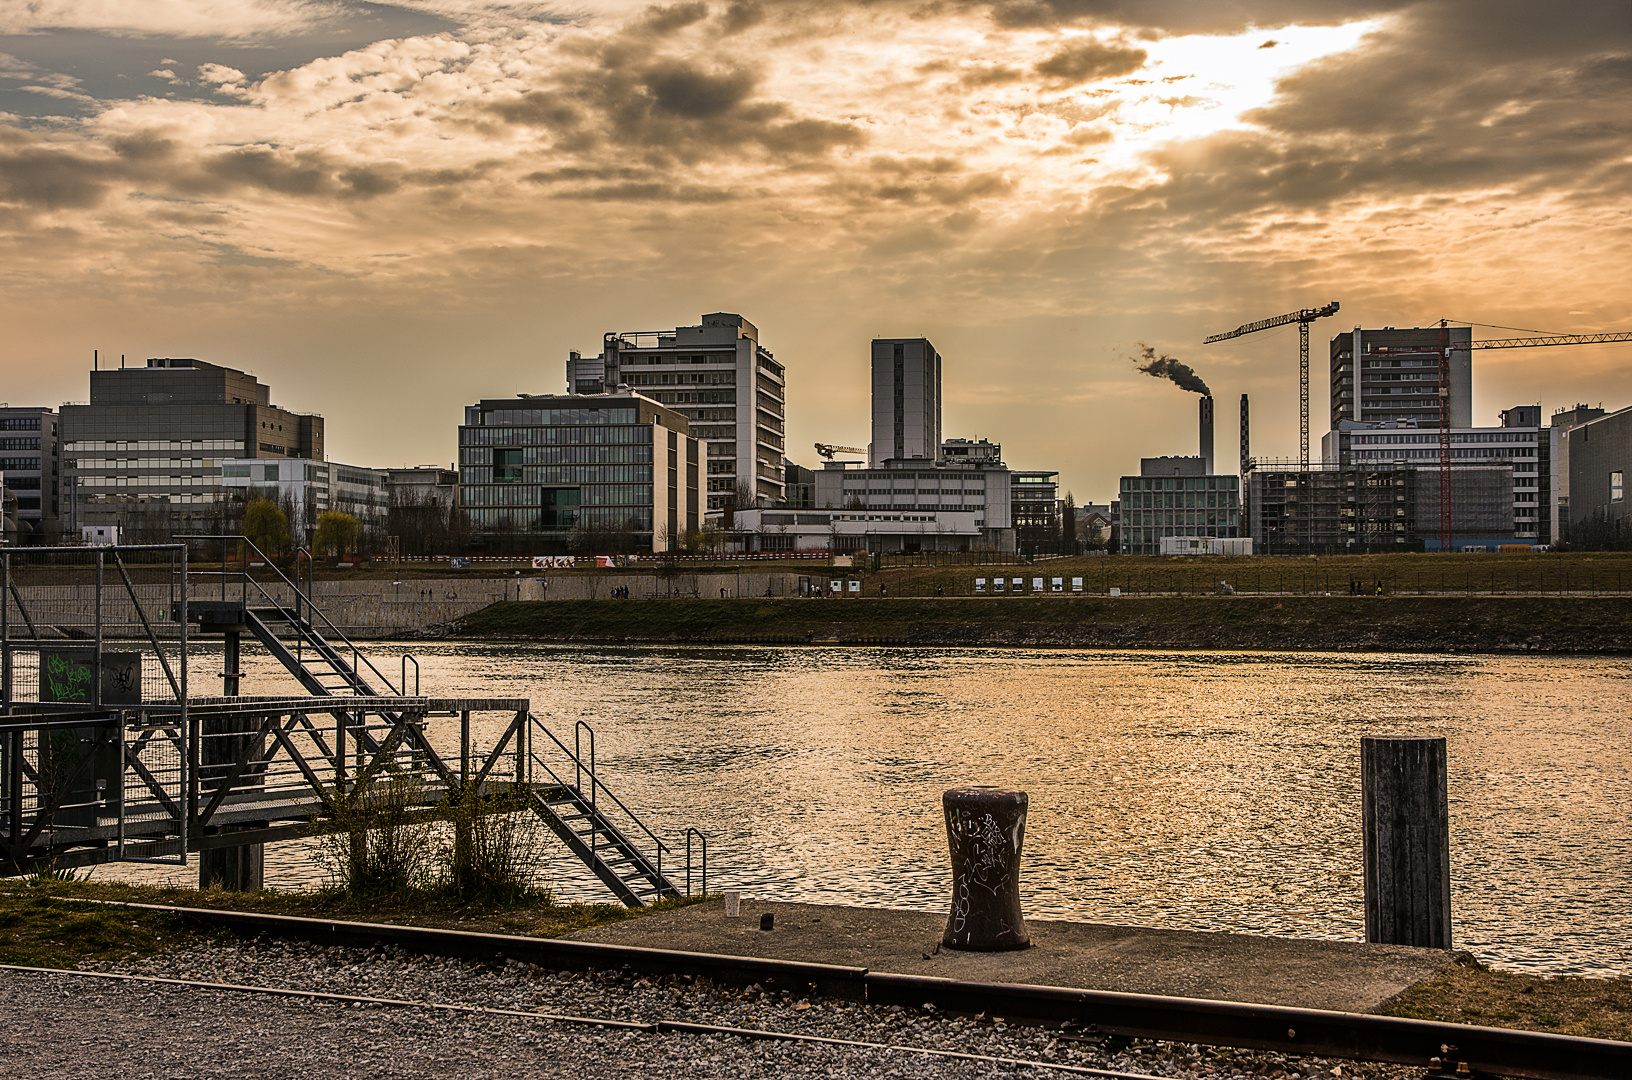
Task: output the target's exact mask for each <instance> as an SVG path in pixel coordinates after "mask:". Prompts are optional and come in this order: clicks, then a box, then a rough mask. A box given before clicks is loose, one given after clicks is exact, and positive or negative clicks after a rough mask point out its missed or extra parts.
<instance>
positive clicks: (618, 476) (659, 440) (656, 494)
mask: <svg viewBox="0 0 1632 1080" xmlns="http://www.w3.org/2000/svg"><path fill="white" fill-rule="evenodd" d="M689 428H690V425H689V424H688V422H687V420H686V418H685V417H684V416H682V415H681V414H680V413H679V412H677V411H675V410H673V409H669V408H667V407H665V406H663V405H660V404H658V403H657V402H656V401H653V400H652V399H651V398H648V397H645V396H643V395H641V394H636V393H633V392H631V391H627V390H624V391H619V392H616V393H600V394H566V395H554V394H545V395H536V396H534V395H522V396H520V397H514V398H493V399H484V400H482V401H479V402H477V403H476V404H475V405H471V406H469V407H467V408H466V409H465V422H464V424H462V425H461V426H460V428H459V499H460V504H461V506H462V507H463V510H464V514H465V517H466V520H467V521H468V522H469V525H470V528H471V530H472V534H473V535H472V542H473V544H476V545H478V546H485V547H487V548H488V549H489V550H493V551H500V552H509V553H529V554H538V555H549V554H565V553H568V552H574V553H580V554H583V553H602V554H611V553H613V552H629V553H635V552H654V551H666V550H669V549H670V548H681V547H683V546H684V544H685V539H686V537H687V535H688V534H693V533H696V532H697V531H698V530H699V528H700V517H701V513H702V504H701V494H702V493H701V490H700V483H701V481H702V473H701V461H702V454H701V453H700V449H701V443H700V442H699V440H697V439H694V438H692V436H691V435H690V431H689ZM778 460H779V461H780V458H779V459H778ZM777 486H778V488H780V487H781V484H780V483H778V485H777Z"/></svg>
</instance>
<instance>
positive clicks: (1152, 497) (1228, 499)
mask: <svg viewBox="0 0 1632 1080" xmlns="http://www.w3.org/2000/svg"><path fill="white" fill-rule="evenodd" d="M1122 505H1123V506H1124V507H1126V508H1127V509H1129V510H1184V509H1189V510H1219V509H1226V510H1227V509H1230V508H1232V507H1238V506H1240V505H1241V503H1240V500H1238V499H1237V498H1236V495H1235V492H1233V491H1134V492H1129V493H1128V494H1127V495H1125V496H1124V497H1123V499H1122Z"/></svg>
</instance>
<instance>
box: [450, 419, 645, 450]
mask: <svg viewBox="0 0 1632 1080" xmlns="http://www.w3.org/2000/svg"><path fill="white" fill-rule="evenodd" d="M651 441H652V429H651V428H650V427H648V426H647V425H645V424H640V425H631V424H612V425H605V424H603V425H600V426H598V427H546V428H527V429H521V430H518V429H516V428H484V427H471V426H469V425H466V426H463V427H461V428H460V429H459V445H460V446H462V447H464V446H515V445H517V444H518V443H519V444H522V445H526V446H605V445H612V444H616V443H647V444H650V443H651Z"/></svg>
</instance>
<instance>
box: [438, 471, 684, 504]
mask: <svg viewBox="0 0 1632 1080" xmlns="http://www.w3.org/2000/svg"><path fill="white" fill-rule="evenodd" d="M465 471H466V472H467V473H475V472H481V473H486V472H487V471H488V470H486V469H482V470H473V469H467V470H465ZM493 471H494V472H497V471H498V470H496V469H495V470H493ZM523 472H524V475H523V478H522V479H520V480H515V481H498V482H489V480H488V478H487V477H486V476H481V477H480V478H479V479H472V478H471V477H470V476H468V475H467V476H466V478H465V481H464V483H465V487H464V488H463V489H462V495H463V498H464V501H465V505H466V506H516V505H525V504H529V503H536V502H537V501H538V498H539V496H538V492H539V488H540V487H542V486H545V485H549V486H555V485H568V484H589V485H601V484H613V485H616V484H645V485H648V486H649V485H650V484H651V482H652V467H651V466H650V465H529V466H528V467H527V468H526V469H525V470H523Z"/></svg>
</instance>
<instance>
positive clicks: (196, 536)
mask: <svg viewBox="0 0 1632 1080" xmlns="http://www.w3.org/2000/svg"><path fill="white" fill-rule="evenodd" d="M175 539H177V540H242V541H243V542H244V544H245V546H247V547H248V548H249V549H250V550H251V551H253V552H255V554H257V555H259V556H260V557H261V561H262V562H264V563H265V564H266V565H267V568H268V569H270V570H271V571H272V572H273V573H274V574H276V575H277V576H278V580H279V581H281V582H283V583H284V584H285V585H287V586H289V588H290V589H291V590H293V591H294V594H295V597H296V608H295V614H296V616H297V617H298V616H299V614H300V608H299V598H300V596H301V592H300V586H298V585H296V584H295V583H294V582H292V581H290V580H289V578H288V577H287V576H286V575H285V574H284V572H283V571H282V570H279V569H278V568H277V567H276V566H275V565H273V563H272V560H271V559H268V558H267V557H266V555H265V553H263V552H262V551H261V549H260V548H258V547H256V546H255V545H254V544H253V543H251V542H250V540H249V538H248V537H246V536H235V535H226V534H222V535H206V534H201V533H189V534H187V535H185V536H177V537H175ZM307 557H308V558H310V556H309V555H308V556H307ZM296 559H297V563H298V559H299V556H298V554H297V556H296ZM242 574H243V580H244V581H245V582H247V583H248V584H250V585H254V586H255V590H256V591H257V592H259V593H260V594H261V595H262V596H263V597H265V598H266V600H267V601H268V602H269V603H272V604H274V605H276V606H277V607H278V608H279V609H280V610H282V609H283V602H282V601H281V600H279V599H277V598H276V597H274V596H273V595H272V594H271V593H269V592H267V591H266V589H265V588H264V587H263V586H262V585H261V583H260V582H258V581H256V580H255V579H254V578H252V577H250V576H249V560H248V559H247V558H246V559H245V560H244V570H243V571H242ZM222 576H223V578H225V576H226V575H225V572H223V574H222ZM245 603H248V594H247V588H246V590H245ZM306 608H307V611H308V612H309V613H310V614H308V615H307V617H306V621H307V623H308V625H310V624H312V616H313V615H315V616H317V618H319V619H322V620H323V625H324V626H326V627H328V629H329V630H330V631H332V632H333V636H334V637H335V638H338V639H339V640H340V641H341V642H343V643H344V644H345V645H346V646H347V647H348V648H350V649H351V655H352V659H353V661H354V665H353V667H354V670H355V667H356V664H355V661H361V662H362V665H363V666H366V667H367V668H368V670H369V671H372V672H373V673H374V674H375V675H376V676H377V677H378V678H379V680H380V681H381V682H382V683H384V684H385V687H386V689H387V690H389V691H391V693H392V694H394V695H397V696H399V697H400V696H401V695H402V691H401V690H398V689H397V687H396V685H395V684H394V683H392V681H391V679H390V678H389V677H388V676H387V675H386V674H385V672H383V671H381V670H380V669H379V668H377V667H375V666H374V662H373V661H372V660H370V659H369V658H368V656H367V655H366V654H364V653H363V651H362V650H361V649H359V648H358V647H357V645H356V643H355V642H353V641H352V640H351V639H350V638H348V637H347V636H346V635H345V632H344V631H342V630H341V629H340V628H339V627H338V626H336V625H334V622H333V621H332V620H331V619H330V618H329V617H328V616H327V615H325V614H323V612H322V611H321V610H320V609H319V608H318V606H317V605H316V604H314V603H313V602H312V599H311V597H309V596H308V597H307V598H306ZM370 690H371V691H372V688H370Z"/></svg>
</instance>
